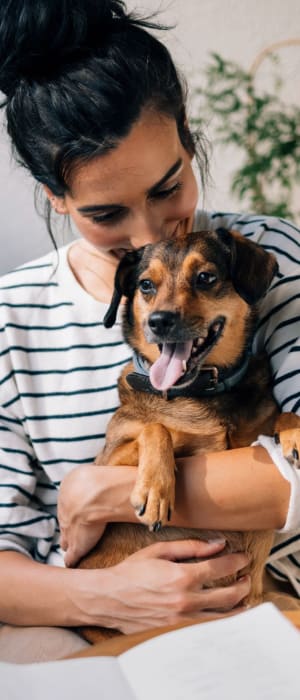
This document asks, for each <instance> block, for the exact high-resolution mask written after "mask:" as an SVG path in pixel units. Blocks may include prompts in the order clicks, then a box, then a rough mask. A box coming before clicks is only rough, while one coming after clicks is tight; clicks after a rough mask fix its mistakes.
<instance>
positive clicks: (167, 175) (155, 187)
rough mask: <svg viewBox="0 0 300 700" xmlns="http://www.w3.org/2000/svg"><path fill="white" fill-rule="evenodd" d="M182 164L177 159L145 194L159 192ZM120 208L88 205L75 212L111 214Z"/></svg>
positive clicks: (110, 205)
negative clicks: (107, 212)
mask: <svg viewBox="0 0 300 700" xmlns="http://www.w3.org/2000/svg"><path fill="white" fill-rule="evenodd" d="M182 162H183V161H182V158H178V160H176V163H173V165H171V167H170V168H169V170H168V171H167V172H166V173H165V175H164V176H163V177H162V178H161V179H160V180H159V181H158V182H156V183H155V185H152V187H151V188H150V190H148V192H147V194H148V195H150V196H151V195H152V194H154V193H155V192H156V191H157V190H159V189H160V187H161V186H162V185H164V184H165V182H167V181H168V180H169V179H170V177H172V175H174V174H175V173H176V172H177V170H179V168H181V166H182ZM120 208H123V205H122V204H89V205H87V206H84V207H78V209H77V211H79V212H80V213H81V214H93V213H96V212H106V211H109V212H111V211H113V210H114V209H120Z"/></svg>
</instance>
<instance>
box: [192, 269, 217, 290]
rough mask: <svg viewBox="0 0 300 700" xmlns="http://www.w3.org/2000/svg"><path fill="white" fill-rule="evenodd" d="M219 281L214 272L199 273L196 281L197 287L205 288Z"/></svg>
mask: <svg viewBox="0 0 300 700" xmlns="http://www.w3.org/2000/svg"><path fill="white" fill-rule="evenodd" d="M216 281H217V277H216V275H214V274H213V272H199V274H198V275H197V279H196V285H197V287H200V288H202V289H203V288H204V287H209V286H211V285H213V284H214V283H215V282H216Z"/></svg>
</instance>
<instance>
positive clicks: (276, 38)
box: [0, 0, 300, 274]
mask: <svg viewBox="0 0 300 700" xmlns="http://www.w3.org/2000/svg"><path fill="white" fill-rule="evenodd" d="M127 6H128V8H130V9H137V10H138V11H139V12H140V13H141V14H151V13H152V12H157V11H159V15H158V18H159V20H160V21H161V22H162V23H164V24H168V25H172V26H173V29H172V30H170V31H168V32H162V33H159V36H160V38H161V40H162V41H164V42H165V43H166V45H167V46H168V48H169V49H170V50H171V52H172V55H173V57H174V59H175V62H176V64H177V66H178V67H179V69H180V70H181V71H182V73H183V74H184V75H185V76H186V78H187V81H188V84H189V100H188V110H189V117H190V119H191V120H192V126H193V128H195V129H196V128H197V129H198V128H201V129H202V130H204V132H205V133H206V134H207V136H208V138H209V141H210V170H211V178H210V182H209V184H208V186H207V188H206V191H205V194H203V193H202V194H201V198H200V205H202V206H204V207H205V208H206V209H217V210H222V211H236V212H239V211H259V212H260V213H271V214H272V213H274V214H278V215H281V216H288V217H289V218H292V220H293V221H295V222H296V223H298V224H300V196H299V195H300V187H299V181H300V90H299V74H300V8H299V0H285V2H282V0H128V2H127ZM273 48H274V50H272V49H273ZM213 54H214V55H213ZM0 120H1V121H0V217H1V222H0V244H1V247H0V250H1V254H0V274H3V273H5V272H7V271H9V270H10V269H12V268H13V267H15V266H16V265H19V264H22V263H23V262H26V261H27V260H31V259H32V258H36V257H39V256H40V255H42V254H44V253H46V252H47V251H48V250H50V249H51V247H52V244H51V241H50V239H49V236H48V234H47V231H46V227H45V224H44V222H43V220H42V218H41V217H40V216H39V215H38V214H37V212H36V211H35V207H34V182H33V181H32V179H31V177H30V176H29V175H28V174H27V173H26V172H25V171H24V170H23V169H22V168H20V167H19V166H17V165H16V164H15V163H14V161H13V159H12V157H11V153H10V146H9V143H8V139H7V137H6V134H5V124H4V115H3V112H2V114H1V116H0ZM258 173H259V174H258ZM69 237H70V233H69V232H68V230H67V229H66V230H65V231H64V232H60V233H59V234H58V236H57V240H58V244H59V245H62V244H64V243H66V242H67V241H68V240H69Z"/></svg>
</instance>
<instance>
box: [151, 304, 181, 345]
mask: <svg viewBox="0 0 300 700" xmlns="http://www.w3.org/2000/svg"><path fill="white" fill-rule="evenodd" d="M178 318H179V314H178V313H174V312H173V311H154V312H153V314H151V316H149V319H148V325H149V327H150V328H151V330H152V332H153V333H155V334H156V335H159V336H161V337H162V338H163V337H165V336H166V335H168V334H169V333H171V332H172V331H174V330H175V329H176V325H177V323H178Z"/></svg>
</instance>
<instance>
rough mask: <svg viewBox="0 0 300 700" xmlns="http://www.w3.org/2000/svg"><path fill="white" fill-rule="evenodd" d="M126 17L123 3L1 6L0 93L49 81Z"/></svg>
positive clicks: (20, 1) (40, 0)
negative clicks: (26, 82)
mask: <svg viewBox="0 0 300 700" xmlns="http://www.w3.org/2000/svg"><path fill="white" fill-rule="evenodd" d="M126 16H127V15H126V8H125V4H124V2H123V0H1V6H0V90H1V91H2V92H4V93H5V94H6V95H9V94H11V93H13V92H14V90H15V88H16V86H17V84H18V82H19V81H20V80H21V79H22V78H27V79H29V80H38V79H43V78H45V77H46V78H47V77H50V76H51V74H53V72H55V71H57V70H59V67H60V66H61V65H62V64H63V63H65V62H66V61H70V60H72V59H73V60H74V59H76V57H78V56H79V55H82V53H83V52H84V51H88V50H89V49H91V48H93V47H95V46H99V45H100V44H101V39H103V37H104V36H105V34H106V33H107V32H109V29H110V27H111V26H112V25H113V23H116V21H117V20H124V19H126Z"/></svg>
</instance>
